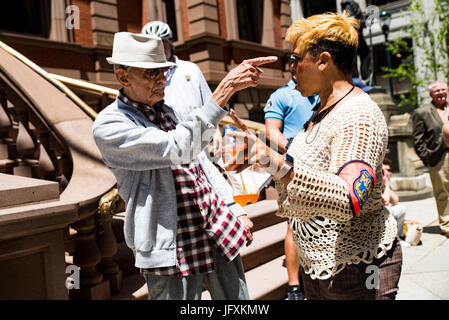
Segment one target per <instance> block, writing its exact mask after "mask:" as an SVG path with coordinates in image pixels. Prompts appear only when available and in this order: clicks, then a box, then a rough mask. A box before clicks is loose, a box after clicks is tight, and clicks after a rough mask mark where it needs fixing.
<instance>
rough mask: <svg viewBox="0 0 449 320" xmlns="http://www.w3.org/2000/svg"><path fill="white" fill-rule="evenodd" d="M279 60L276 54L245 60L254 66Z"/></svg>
mask: <svg viewBox="0 0 449 320" xmlns="http://www.w3.org/2000/svg"><path fill="white" fill-rule="evenodd" d="M276 61H278V57H276V56H269V57H258V58H253V59H247V60H245V61H244V62H245V63H247V64H250V65H252V66H254V67H257V66H260V65H263V64H267V63H272V62H276Z"/></svg>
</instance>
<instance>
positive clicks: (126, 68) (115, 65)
mask: <svg viewBox="0 0 449 320" xmlns="http://www.w3.org/2000/svg"><path fill="white" fill-rule="evenodd" d="M118 69H125V70H126V71H128V72H130V71H131V69H132V67H129V66H124V65H122V64H114V72H115V71H116V70H118Z"/></svg>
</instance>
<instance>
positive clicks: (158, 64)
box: [106, 57, 176, 69]
mask: <svg viewBox="0 0 449 320" xmlns="http://www.w3.org/2000/svg"><path fill="white" fill-rule="evenodd" d="M106 61H107V62H108V63H109V64H119V65H122V66H127V67H134V68H142V69H157V68H166V67H174V66H175V65H176V64H175V63H173V62H171V61H167V62H130V61H119V60H115V59H113V58H112V57H109V58H106Z"/></svg>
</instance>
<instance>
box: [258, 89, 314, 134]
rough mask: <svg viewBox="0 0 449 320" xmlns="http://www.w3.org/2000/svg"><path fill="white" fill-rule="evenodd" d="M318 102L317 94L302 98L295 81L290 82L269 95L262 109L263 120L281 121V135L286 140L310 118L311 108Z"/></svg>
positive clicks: (296, 132)
mask: <svg viewBox="0 0 449 320" xmlns="http://www.w3.org/2000/svg"><path fill="white" fill-rule="evenodd" d="M318 101H319V96H318V94H315V95H313V96H311V97H303V96H302V95H301V93H300V92H299V91H298V90H297V89H296V83H295V81H293V80H290V81H289V82H288V84H287V85H286V86H283V87H281V88H279V89H277V90H276V91H275V92H273V93H272V94H271V96H270V98H269V99H268V101H267V104H266V105H265V108H264V112H265V120H266V119H278V120H282V121H283V123H284V125H283V128H282V134H283V135H284V137H285V138H287V139H290V138H294V137H296V135H297V134H298V133H299V132H300V131H301V130H302V127H303V125H304V123H305V122H306V121H307V120H309V119H310V117H311V116H312V113H313V112H312V108H313V107H314V106H315V104H316V103H317V102H318Z"/></svg>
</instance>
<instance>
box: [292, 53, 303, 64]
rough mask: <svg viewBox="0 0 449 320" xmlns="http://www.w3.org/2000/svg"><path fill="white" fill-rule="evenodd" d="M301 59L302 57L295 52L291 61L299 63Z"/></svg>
mask: <svg viewBox="0 0 449 320" xmlns="http://www.w3.org/2000/svg"><path fill="white" fill-rule="evenodd" d="M301 60H302V58H301V57H299V56H297V55H295V54H293V53H292V54H291V55H290V63H297V62H300V61H301Z"/></svg>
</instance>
